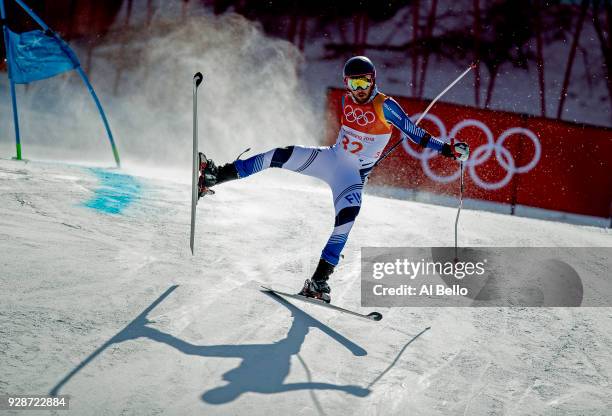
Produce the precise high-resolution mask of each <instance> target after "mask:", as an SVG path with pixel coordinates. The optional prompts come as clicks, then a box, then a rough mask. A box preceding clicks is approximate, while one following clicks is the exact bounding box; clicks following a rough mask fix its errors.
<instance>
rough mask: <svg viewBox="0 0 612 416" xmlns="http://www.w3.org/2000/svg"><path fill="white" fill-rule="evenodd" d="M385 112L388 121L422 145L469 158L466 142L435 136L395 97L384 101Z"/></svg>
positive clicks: (449, 155)
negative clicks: (449, 140) (415, 121)
mask: <svg viewBox="0 0 612 416" xmlns="http://www.w3.org/2000/svg"><path fill="white" fill-rule="evenodd" d="M383 114H384V115H385V118H386V119H387V121H388V122H389V123H391V124H393V125H394V126H395V127H397V128H398V129H399V130H400V131H401V132H402V133H403V134H404V135H405V136H407V137H408V138H409V139H410V140H412V141H413V142H414V143H415V144H418V145H420V146H421V147H427V148H429V149H433V150H437V151H438V152H440V153H441V154H442V155H444V156H447V157H451V158H453V159H458V160H461V161H465V160H467V158H468V156H469V154H470V149H469V146H468V145H467V144H466V143H463V142H460V141H457V140H455V139H454V138H451V142H450V143H445V142H443V141H442V140H440V139H438V138H436V137H433V136H432V135H431V134H429V133H427V132H426V131H425V130H424V129H422V128H420V127H419V126H417V125H416V124H414V123H413V122H412V120H410V118H409V117H408V115H407V114H406V113H405V112H404V110H403V109H402V107H400V105H399V104H398V103H397V101H395V100H394V99H393V98H387V99H386V100H385V101H384V103H383Z"/></svg>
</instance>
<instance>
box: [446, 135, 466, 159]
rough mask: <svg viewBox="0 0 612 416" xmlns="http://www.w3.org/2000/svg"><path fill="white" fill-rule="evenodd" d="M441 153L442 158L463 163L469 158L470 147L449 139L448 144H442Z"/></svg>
mask: <svg viewBox="0 0 612 416" xmlns="http://www.w3.org/2000/svg"><path fill="white" fill-rule="evenodd" d="M441 153H442V155H443V156H446V157H450V158H453V159H455V160H459V161H460V162H465V161H466V160H468V157H470V146H469V145H468V144H467V143H465V142H460V141H458V140H457V139H455V138H451V141H450V143H444V146H443V147H442V152H441Z"/></svg>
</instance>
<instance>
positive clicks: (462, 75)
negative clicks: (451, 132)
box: [372, 62, 476, 168]
mask: <svg viewBox="0 0 612 416" xmlns="http://www.w3.org/2000/svg"><path fill="white" fill-rule="evenodd" d="M474 68H476V63H474V62H473V63H471V64H470V66H469V67H468V68H467V69H466V70H465V71H463V73H462V74H461V75H459V76H458V77H457V78H456V79H455V80H454V81H453V82H451V83H450V84H449V85H448V86H447V87H446V88H444V90H442V92H441V93H440V94H438V96H437V97H436V98H434V99H433V100H432V101H431V102H430V103H429V105H428V106H427V108H426V109H425V111H423V113H421V116H420V117H419V119H418V120H417V121H416V123H414V124H416V125H418V124H419V123H420V122H421V121H422V120H423V118H424V117H425V116H426V115H427V113H428V112H429V110H431V107H433V105H434V104H435V103H436V101H438V100H439V99H440V97H442V96H443V95H444V94H446V93H447V92H448V90H450V89H451V88H453V87H454V86H455V84H456V83H458V82H459V81H461V79H462V78H463V77H464V76H466V75H467V73H468V72H470V71H471V70H472V69H474ZM403 141H404V135H402V138H401V139H399V140H398V141H397V142H396V143H394V144H393V146H391V147H390V148H389V150H387V151H386V152H385V153H384V154H383V155H382V156H381V157H380V159H378V160H377V161H376V163H374V166H372V168H375V167H376V166H377V165H378V164H379V163H380V162H382V161H383V160H384V159H385V158H386V157H387V156H389V155H390V154H391V152H393V151H394V150H395V148H396V147H397V146H399V145H400V144H401V143H402V142H403Z"/></svg>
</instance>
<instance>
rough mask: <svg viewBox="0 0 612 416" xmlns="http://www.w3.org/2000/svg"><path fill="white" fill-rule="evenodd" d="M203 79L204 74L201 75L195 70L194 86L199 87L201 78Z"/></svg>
mask: <svg viewBox="0 0 612 416" xmlns="http://www.w3.org/2000/svg"><path fill="white" fill-rule="evenodd" d="M203 79H204V76H203V75H202V73H201V72H196V73H195V75H194V76H193V80H194V81H195V84H196V87H199V86H200V84H201V83H202V80H203Z"/></svg>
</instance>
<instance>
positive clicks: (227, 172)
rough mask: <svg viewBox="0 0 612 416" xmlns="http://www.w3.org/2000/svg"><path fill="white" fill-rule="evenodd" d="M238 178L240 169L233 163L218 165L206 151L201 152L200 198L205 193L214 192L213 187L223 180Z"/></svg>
mask: <svg viewBox="0 0 612 416" xmlns="http://www.w3.org/2000/svg"><path fill="white" fill-rule="evenodd" d="M233 179H238V171H237V170H236V167H234V164H233V163H227V164H225V165H223V166H219V167H217V165H215V162H213V160H212V159H207V158H206V155H204V153H200V178H199V179H198V198H201V197H203V196H204V195H209V194H214V193H215V191H213V190H212V189H210V188H211V187H213V186H215V185H218V184H220V183H223V182H227V181H231V180H233Z"/></svg>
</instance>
